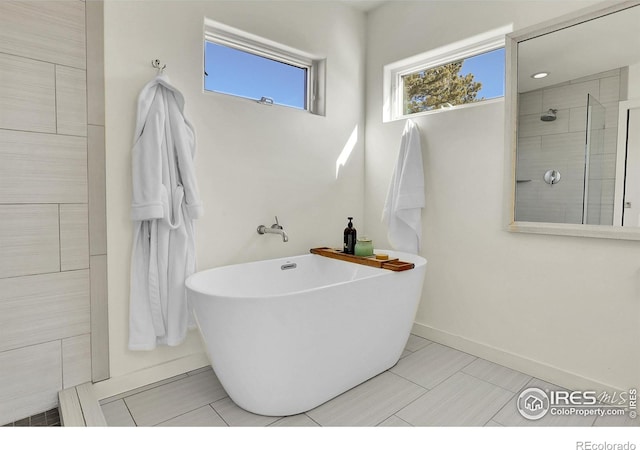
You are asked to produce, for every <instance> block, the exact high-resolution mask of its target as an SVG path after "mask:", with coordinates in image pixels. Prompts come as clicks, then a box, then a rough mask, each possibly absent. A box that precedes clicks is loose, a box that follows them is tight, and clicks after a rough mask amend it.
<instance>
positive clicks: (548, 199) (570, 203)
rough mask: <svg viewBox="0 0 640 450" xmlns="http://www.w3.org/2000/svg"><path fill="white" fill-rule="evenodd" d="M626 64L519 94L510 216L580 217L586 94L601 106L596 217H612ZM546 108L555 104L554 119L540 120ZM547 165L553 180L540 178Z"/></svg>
mask: <svg viewBox="0 0 640 450" xmlns="http://www.w3.org/2000/svg"><path fill="white" fill-rule="evenodd" d="M626 70H627V69H626V68H623V69H616V70H611V71H607V72H603V73H599V74H595V75H592V76H589V77H585V78H580V79H577V80H573V81H570V82H566V83H562V84H559V85H554V86H549V87H547V88H544V89H538V90H535V91H530V92H525V93H522V94H520V96H519V117H518V123H519V125H518V151H517V155H518V165H517V174H516V176H517V179H518V180H519V182H518V183H517V186H516V190H517V191H516V220H518V221H531V222H553V223H558V222H561V223H582V199H583V186H584V158H585V139H586V134H585V132H586V123H587V94H591V95H593V96H594V97H595V98H596V99H597V100H598V101H599V102H600V103H601V104H602V106H604V107H605V108H606V116H605V131H604V146H605V149H604V154H603V155H599V156H598V157H597V158H596V160H595V161H592V162H591V164H599V163H601V164H602V166H601V167H602V172H601V175H600V176H601V179H602V183H601V185H602V193H601V195H602V199H603V200H602V204H603V207H602V217H601V220H603V222H602V223H603V224H607V223H608V224H611V223H612V222H611V221H612V220H613V196H614V179H615V163H616V140H617V132H618V128H617V127H618V103H619V101H620V100H624V99H626V85H627V82H626ZM550 108H552V109H557V110H558V112H557V119H556V120H555V121H553V122H543V121H541V120H540V116H541V114H542V113H543V112H544V111H547V110H548V109H550ZM549 169H555V170H558V171H559V172H560V173H561V175H562V178H561V180H560V182H559V183H558V184H554V185H553V186H551V185H549V184H547V183H545V182H544V180H543V175H544V173H545V172H546V171H547V170H549ZM592 179H593V178H592ZM594 198H595V196H594Z"/></svg>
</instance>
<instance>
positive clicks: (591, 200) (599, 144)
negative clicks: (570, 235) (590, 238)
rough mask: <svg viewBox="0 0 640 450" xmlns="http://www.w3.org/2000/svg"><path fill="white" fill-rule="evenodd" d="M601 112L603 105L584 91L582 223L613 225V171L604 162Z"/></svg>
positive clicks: (603, 125)
mask: <svg viewBox="0 0 640 450" xmlns="http://www.w3.org/2000/svg"><path fill="white" fill-rule="evenodd" d="M605 113H606V109H605V108H604V106H602V104H600V102H599V101H598V100H597V99H596V98H595V97H594V96H593V95H591V94H588V95H587V129H586V136H585V138H586V142H585V157H584V160H585V164H584V192H583V202H582V205H583V210H582V211H583V212H582V223H584V224H589V225H613V196H614V191H613V189H614V177H615V174H613V173H612V174H609V173H607V170H606V169H607V167H608V166H607V165H606V164H605V163H606V160H607V159H608V158H611V156H607V155H608V154H607V153H606V152H605V136H604V133H605ZM614 156H615V155H614Z"/></svg>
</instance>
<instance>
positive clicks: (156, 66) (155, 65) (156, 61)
mask: <svg viewBox="0 0 640 450" xmlns="http://www.w3.org/2000/svg"><path fill="white" fill-rule="evenodd" d="M161 64H162V63H161V62H160V60H159V59H153V60H151V66H152V67H153V68H154V69H158V73H162V71H163V70H164V69H165V68H166V67H167V65H166V64H162V65H161Z"/></svg>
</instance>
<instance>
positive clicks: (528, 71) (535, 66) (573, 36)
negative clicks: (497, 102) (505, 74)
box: [518, 6, 640, 92]
mask: <svg viewBox="0 0 640 450" xmlns="http://www.w3.org/2000/svg"><path fill="white" fill-rule="evenodd" d="M639 24H640V6H637V7H633V8H629V9H626V10H623V11H619V12H617V13H614V14H610V15H608V16H603V17H599V18H596V19H594V20H591V21H588V22H583V23H579V24H577V25H574V26H572V27H568V28H564V29H562V30H558V31H555V32H553V33H548V34H545V35H543V36H538V37H536V38H533V39H530V40H528V41H524V42H520V43H519V44H518V91H519V92H527V91H530V90H534V89H540V88H543V87H546V86H551V85H555V84H558V83H563V82H565V81H569V80H575V79H578V78H581V77H584V76H589V75H593V74H596V73H600V72H606V71H608V70H612V69H617V68H619V67H625V66H628V65H631V64H637V63H640V32H639V31H638V29H639ZM543 71H544V72H549V76H548V77H546V78H542V79H539V80H534V79H533V78H531V75H533V74H534V73H536V72H543Z"/></svg>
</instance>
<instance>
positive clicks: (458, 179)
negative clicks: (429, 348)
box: [365, 1, 640, 388]
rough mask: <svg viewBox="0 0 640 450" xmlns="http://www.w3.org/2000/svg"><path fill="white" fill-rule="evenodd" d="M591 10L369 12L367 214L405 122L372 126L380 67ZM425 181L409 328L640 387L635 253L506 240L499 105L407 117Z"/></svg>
mask: <svg viewBox="0 0 640 450" xmlns="http://www.w3.org/2000/svg"><path fill="white" fill-rule="evenodd" d="M589 4H590V3H589V2H573V3H571V2H504V1H497V2H465V3H464V6H461V5H460V3H459V2H393V3H392V4H387V5H383V6H382V7H380V8H379V9H377V10H375V11H373V12H372V13H370V14H369V17H368V23H367V74H368V77H367V90H366V97H367V109H366V159H365V175H366V176H365V211H366V216H365V217H366V229H367V233H368V234H369V235H370V236H371V237H372V238H373V240H374V243H376V245H377V246H378V247H384V246H385V245H386V243H387V240H386V231H385V229H384V228H383V226H382V225H381V223H380V214H381V210H382V206H383V202H384V199H385V194H386V189H387V185H388V182H389V180H390V177H391V172H392V170H393V167H394V164H395V158H396V156H397V153H398V145H399V142H400V135H401V133H402V129H403V126H404V123H403V122H402V121H397V122H391V123H386V124H385V123H382V98H381V94H382V67H383V65H385V64H387V63H391V62H394V61H397V60H399V59H402V58H406V57H408V56H411V55H414V54H418V53H422V52H425V51H427V50H430V49H433V48H437V47H439V46H441V45H444V44H447V43H451V42H455V41H458V40H460V39H463V38H467V37H470V36H473V35H475V34H478V33H481V32H484V31H487V30H490V29H494V28H497V27H499V26H504V25H508V24H510V23H513V26H514V29H520V28H523V27H526V26H529V25H534V24H536V23H538V22H542V21H545V20H547V19H550V18H552V17H555V16H559V15H561V14H565V13H567V12H569V11H571V10H573V9H578V8H581V7H585V6H588V5H589ZM415 121H416V123H417V124H418V126H419V127H420V129H421V132H422V145H423V160H424V169H425V181H426V186H425V190H426V207H425V209H424V213H423V239H424V248H423V250H422V254H423V256H425V257H426V258H427V259H428V261H429V262H428V265H427V276H426V281H425V286H424V290H423V297H422V301H421V304H420V308H419V311H418V314H417V318H416V322H417V324H418V325H417V326H416V330H417V331H419V332H421V333H423V334H424V335H426V336H432V337H436V338H438V339H440V340H441V341H444V342H446V343H449V344H450V345H454V346H457V347H459V348H462V349H463V350H467V351H470V352H473V353H476V354H479V355H481V356H485V357H487V358H490V359H493V360H495V361H497V362H501V363H503V364H510V365H512V366H514V367H516V368H519V369H521V370H525V369H527V370H528V371H529V372H530V373H532V374H533V375H536V376H538V377H540V378H544V379H547V380H548V381H551V382H556V383H558V384H564V385H566V386H567V387H573V388H578V387H583V388H594V387H597V386H610V387H616V388H628V387H629V386H637V385H638V384H640V370H639V366H638V357H637V356H638V342H640V327H639V326H638V324H639V318H640V307H639V305H640V299H639V291H640V242H632V241H615V240H606V239H590V238H573V237H559V236H540V235H527V234H511V233H508V232H506V231H503V228H504V225H505V224H504V223H503V217H504V216H505V215H504V213H503V206H504V203H505V202H504V195H505V192H504V191H503V180H504V170H505V169H504V155H505V149H504V137H503V136H504V125H503V123H504V104H503V103H502V102H497V103H492V104H487V105H480V106H476V107H472V108H466V109H460V110H457V111H455V110H454V111H446V112H442V113H438V114H431V115H426V116H422V117H417V118H416V119H415Z"/></svg>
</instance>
